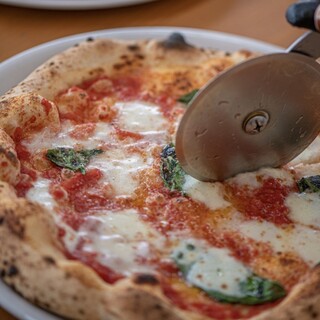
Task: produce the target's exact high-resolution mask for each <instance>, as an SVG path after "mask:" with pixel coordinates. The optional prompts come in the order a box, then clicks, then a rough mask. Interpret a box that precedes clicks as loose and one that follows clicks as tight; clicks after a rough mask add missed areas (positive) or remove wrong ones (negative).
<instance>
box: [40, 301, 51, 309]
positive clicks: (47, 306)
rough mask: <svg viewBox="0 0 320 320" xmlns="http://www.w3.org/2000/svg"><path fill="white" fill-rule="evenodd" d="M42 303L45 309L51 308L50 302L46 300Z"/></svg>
mask: <svg viewBox="0 0 320 320" xmlns="http://www.w3.org/2000/svg"><path fill="white" fill-rule="evenodd" d="M42 305H43V306H44V307H45V308H46V309H51V307H50V304H49V303H47V302H44V303H42Z"/></svg>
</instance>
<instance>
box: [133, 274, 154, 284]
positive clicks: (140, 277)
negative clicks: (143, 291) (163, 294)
mask: <svg viewBox="0 0 320 320" xmlns="http://www.w3.org/2000/svg"><path fill="white" fill-rule="evenodd" d="M133 281H134V283H135V284H150V285H157V284H159V280H158V279H157V278H156V276H154V275H153V274H148V273H141V274H137V275H135V277H134V279H133Z"/></svg>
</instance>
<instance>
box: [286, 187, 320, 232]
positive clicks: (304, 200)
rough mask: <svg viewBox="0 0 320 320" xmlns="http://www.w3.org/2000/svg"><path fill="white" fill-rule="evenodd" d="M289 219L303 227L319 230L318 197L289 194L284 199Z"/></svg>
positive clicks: (319, 203)
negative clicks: (307, 226)
mask: <svg viewBox="0 0 320 320" xmlns="http://www.w3.org/2000/svg"><path fill="white" fill-rule="evenodd" d="M286 206H287V207H288V208H289V209H290V216H289V217H290V218H291V219H292V220H293V221H296V222H299V223H301V224H304V225H309V226H313V227H318V228H320V210H319V209H320V197H319V194H318V193H300V194H298V193H291V194H290V195H289V196H288V198H287V199H286Z"/></svg>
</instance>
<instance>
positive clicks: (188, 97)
mask: <svg viewBox="0 0 320 320" xmlns="http://www.w3.org/2000/svg"><path fill="white" fill-rule="evenodd" d="M198 91H199V89H194V90H192V91H190V92H188V93H187V94H185V95H183V96H181V97H180V98H179V99H178V101H179V102H182V103H185V104H188V103H189V102H190V101H191V100H192V99H193V97H194V96H195V95H196V94H197V93H198Z"/></svg>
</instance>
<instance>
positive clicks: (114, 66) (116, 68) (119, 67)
mask: <svg viewBox="0 0 320 320" xmlns="http://www.w3.org/2000/svg"><path fill="white" fill-rule="evenodd" d="M124 66H125V64H124V63H116V64H114V65H113V69H115V70H120V69H122V68H123V67H124Z"/></svg>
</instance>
